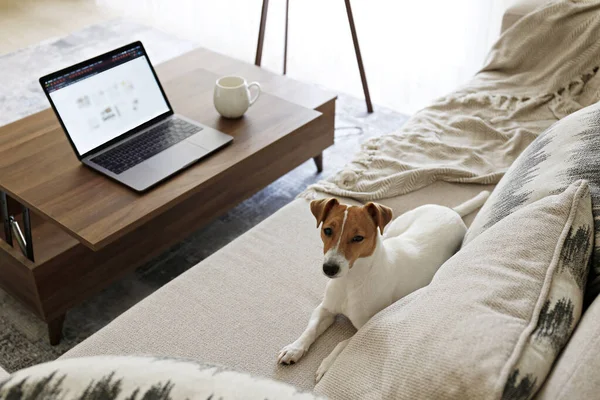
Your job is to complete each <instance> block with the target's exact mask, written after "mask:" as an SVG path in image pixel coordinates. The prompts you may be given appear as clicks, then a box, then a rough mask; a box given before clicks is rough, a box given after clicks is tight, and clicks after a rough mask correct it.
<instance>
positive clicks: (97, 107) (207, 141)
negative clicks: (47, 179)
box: [40, 42, 233, 192]
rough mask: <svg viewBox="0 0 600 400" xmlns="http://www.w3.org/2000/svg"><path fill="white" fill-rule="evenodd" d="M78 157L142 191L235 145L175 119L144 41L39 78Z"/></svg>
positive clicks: (192, 123) (218, 134)
mask: <svg viewBox="0 0 600 400" xmlns="http://www.w3.org/2000/svg"><path fill="white" fill-rule="evenodd" d="M40 84H41V85H42V88H43V89H44V92H45V93H46V96H47V97H48V100H49V101H50V104H51V105H52V109H53V110H54V112H55V113H56V116H57V117H58V120H59V121H60V124H61V125H62V127H63V129H64V131H65V133H66V135H67V138H68V139H69V142H70V143H71V146H72V147H73V150H74V151H75V154H76V155H77V158H78V159H79V160H80V161H81V162H82V163H83V164H85V165H87V166H88V167H90V168H93V169H95V170H96V171H99V172H101V173H103V174H104V175H107V176H109V177H110V178H112V179H115V180H117V181H119V182H121V183H123V184H125V185H127V186H129V187H130V188H132V189H134V190H136V191H139V192H141V191H144V190H147V189H149V188H151V187H152V186H154V185H156V184H157V183H159V182H161V181H162V180H164V179H166V178H167V177H169V176H171V175H173V174H174V173H176V172H177V171H180V170H181V169H183V168H185V167H187V166H189V165H191V164H193V163H195V162H196V161H198V160H200V159H202V158H204V157H206V156H208V155H209V154H211V153H213V152H215V151H216V150H218V149H220V148H222V147H223V146H225V145H227V144H229V143H231V141H232V140H233V138H232V137H231V136H229V135H226V134H224V133H222V132H219V131H217V130H215V129H213V128H211V127H209V126H206V125H203V124H200V123H198V122H196V121H193V120H191V119H188V118H185V117H183V116H181V115H177V114H175V113H173V109H172V108H171V105H170V104H169V100H168V99H167V96H166V95H165V92H164V90H163V88H162V86H161V84H160V82H159V81H158V77H157V76H156V73H155V72H154V68H152V64H151V63H150V59H149V58H148V55H147V54H146V51H145V50H144V46H143V45H142V43H141V42H135V43H131V44H129V45H127V46H124V47H121V48H118V49H116V50H113V51H110V52H108V53H106V54H102V55H100V56H98V57H94V58H92V59H90V60H87V61H84V62H81V63H79V64H77V65H74V66H72V67H69V68H66V69H63V70H61V71H58V72H55V73H53V74H50V75H46V76H44V77H42V78H40Z"/></svg>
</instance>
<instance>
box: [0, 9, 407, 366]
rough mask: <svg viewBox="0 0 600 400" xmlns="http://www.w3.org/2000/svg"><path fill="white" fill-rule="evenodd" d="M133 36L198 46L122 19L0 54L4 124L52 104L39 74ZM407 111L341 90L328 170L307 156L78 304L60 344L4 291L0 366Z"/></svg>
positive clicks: (73, 334)
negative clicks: (370, 108)
mask: <svg viewBox="0 0 600 400" xmlns="http://www.w3.org/2000/svg"><path fill="white" fill-rule="evenodd" d="M134 40H141V41H142V42H143V43H144V45H145V47H146V49H147V51H148V53H149V56H150V58H151V59H152V61H153V63H155V64H158V63H160V62H163V61H166V60H168V59H170V58H173V57H176V56H177V55H180V54H182V53H185V52H187V51H189V50H191V49H193V48H194V47H196V46H198V44H196V43H192V42H189V41H185V40H180V39H178V38H175V37H173V36H171V35H168V34H166V33H164V32H161V31H159V30H156V29H154V28H151V27H147V26H142V25H139V24H136V23H132V22H130V21H127V20H122V19H119V20H114V21H109V22H106V23H102V24H98V25H93V26H90V27H87V28H85V29H82V30H80V31H78V32H75V33H72V34H70V35H68V36H66V37H64V38H55V39H50V40H46V41H44V42H42V43H40V44H38V45H35V46H31V47H28V48H25V49H22V50H19V51H17V52H14V53H10V54H6V55H3V56H0V70H1V71H2V74H0V110H2V113H1V114H0V125H5V124H8V123H10V122H12V121H15V120H18V119H20V118H23V117H24V116H27V115H30V114H33V113H35V112H38V111H40V110H43V109H45V108H48V107H49V104H48V103H47V100H46V98H45V96H44V94H43V93H42V91H41V88H40V87H39V83H38V82H37V80H38V78H39V77H40V76H42V75H44V74H46V73H50V72H53V71H55V70H57V69H60V68H62V67H66V66H68V65H71V64H74V63H76V62H78V61H81V60H84V59H86V58H89V57H92V56H94V55H97V54H100V53H102V52H105V51H108V50H111V49H113V48H116V47H118V46H121V45H123V44H127V43H129V42H132V41H134ZM357 79H358V74H357ZM407 118H408V117H407V116H405V115H402V114H398V113H396V112H394V111H392V110H389V109H386V108H383V107H375V112H374V113H373V114H367V113H366V111H365V103H364V101H362V100H358V99H355V98H352V97H349V96H345V95H340V96H339V98H338V101H337V110H336V120H335V126H336V129H335V145H334V146H332V147H330V148H329V149H327V150H326V151H325V153H324V167H325V170H324V171H323V173H321V174H318V173H317V172H316V169H315V165H314V163H313V162H312V160H309V161H307V162H305V163H304V164H302V165H301V166H299V167H298V168H296V169H294V170H293V171H291V172H289V173H288V174H286V175H285V176H283V177H281V178H280V179H278V180H277V181H275V182H274V183H272V184H271V185H269V186H267V187H266V188H265V189H263V190H262V191H260V192H258V193H257V194H255V195H254V196H252V197H251V198H249V199H248V200H246V201H244V202H242V203H241V204H239V205H238V206H236V207H234V208H233V209H231V210H230V211H229V212H227V213H226V214H224V215H222V216H221V217H219V218H217V219H215V220H214V221H212V222H211V223H209V224H208V225H206V226H204V227H203V228H201V229H199V230H198V231H197V232H195V233H193V234H192V235H190V236H189V237H188V238H187V239H185V240H184V241H182V242H181V243H179V244H177V245H175V246H173V247H172V248H171V249H169V250H168V251H166V252H165V253H163V254H162V255H160V256H158V257H156V258H155V259H154V260H152V261H150V262H148V263H146V264H145V265H144V266H142V267H140V268H138V269H137V270H136V271H135V272H133V273H131V274H129V275H127V276H126V277H124V278H123V279H121V280H118V281H116V282H115V283H113V284H112V285H111V286H110V287H108V288H107V289H105V290H104V291H102V292H101V293H99V294H98V295H96V296H94V297H92V298H91V299H89V300H88V301H86V302H85V303H83V304H81V305H79V306H78V307H75V308H74V309H72V310H71V311H69V312H68V313H67V317H66V320H65V325H64V337H63V340H62V341H61V343H60V344H59V345H58V346H50V345H49V344H48V339H47V333H46V326H45V324H43V323H42V322H41V321H39V320H38V319H37V317H35V316H34V315H33V314H31V313H30V312H29V311H28V310H26V309H25V308H24V307H22V306H21V305H20V304H19V303H17V302H16V301H15V300H13V299H12V298H11V297H10V296H8V295H7V294H6V293H5V292H4V291H2V290H0V366H2V367H3V368H4V369H6V370H7V371H9V372H13V371H16V370H18V369H21V368H25V367H28V366H31V365H34V364H38V363H41V362H46V361H51V360H54V359H56V358H57V357H59V356H60V355H61V354H63V353H64V352H66V351H67V350H69V349H70V348H72V347H73V346H75V345H76V344H78V343H79V342H81V341H83V340H84V339H86V338H87V337H89V336H90V335H92V334H93V333H94V332H96V331H98V330H99V329H101V328H102V327H103V326H105V325H106V324H108V323H110V322H111V321H112V320H113V319H114V318H116V317H117V316H118V315H119V314H121V313H123V312H124V311H125V310H127V309H128V308H129V307H131V306H133V305H134V304H136V303H137V302H139V301H140V300H142V299H143V298H144V297H146V296H148V295H150V294H151V293H152V292H154V291H155V290H157V289H158V288H160V287H161V286H162V285H164V284H166V283H167V282H169V281H170V280H171V279H173V278H175V277H177V276H178V275H179V274H181V273H182V272H184V271H186V270H187V269H189V268H191V267H193V266H194V265H196V264H197V263H199V262H200V261H202V260H203V259H204V258H206V257H208V256H209V255H210V254H212V253H214V252H216V251H217V250H219V249H220V248H221V247H223V246H224V245H226V244H227V243H229V242H230V241H232V240H233V239H235V238H236V237H238V236H239V235H241V234H243V233H244V232H246V231H247V230H249V229H250V228H252V227H253V226H254V225H256V224H258V223H260V222H261V221H262V220H263V219H265V218H266V217H268V216H269V215H271V214H273V213H274V212H275V211H277V210H278V209H279V208H281V207H282V206H284V205H285V204H287V203H289V202H290V201H292V200H293V199H294V198H295V197H296V195H298V194H299V193H300V192H301V191H302V190H303V189H304V188H306V186H308V185H310V184H312V183H315V182H316V181H317V180H319V179H323V178H326V177H327V176H329V175H331V174H332V173H334V172H335V171H337V170H338V169H340V168H341V167H343V166H344V165H345V164H346V163H347V162H348V161H349V160H350V159H351V157H352V155H353V154H354V153H356V152H358V150H359V148H360V144H361V143H362V142H363V141H364V140H366V139H368V138H372V137H375V136H379V135H382V134H385V133H388V132H391V131H393V130H396V129H398V128H399V127H400V126H401V125H402V124H403V123H404V122H406V120H407ZM0 268H1V266H0Z"/></svg>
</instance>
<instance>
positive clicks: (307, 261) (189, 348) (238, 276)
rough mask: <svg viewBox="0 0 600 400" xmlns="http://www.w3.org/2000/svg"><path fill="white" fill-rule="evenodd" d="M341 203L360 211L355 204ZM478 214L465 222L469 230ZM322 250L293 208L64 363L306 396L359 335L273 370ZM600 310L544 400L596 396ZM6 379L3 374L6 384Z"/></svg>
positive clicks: (315, 289) (337, 331) (419, 198)
mask: <svg viewBox="0 0 600 400" xmlns="http://www.w3.org/2000/svg"><path fill="white" fill-rule="evenodd" d="M542 2H543V1H540V0H537V1H532V0H527V1H516V2H515V3H514V4H513V5H511V6H509V8H508V9H507V11H506V12H505V15H504V19H503V23H502V29H504V30H505V29H508V28H509V27H510V25H511V24H513V23H514V22H515V21H516V20H518V18H519V17H520V16H522V15H525V14H526V13H528V12H529V11H530V10H532V9H533V8H534V7H536V6H537V5H539V4H540V3H542ZM492 189H493V186H480V185H468V184H451V183H446V182H437V183H435V184H432V185H430V186H428V187H425V188H423V189H421V190H418V191H416V192H413V193H410V194H407V195H403V196H399V197H395V198H390V199H384V200H381V201H380V203H382V204H384V205H386V206H388V207H391V208H392V210H393V211H394V214H395V215H400V214H402V213H404V212H405V211H407V210H410V209H412V208H414V207H417V206H419V205H422V204H425V203H436V204H441V205H446V206H455V205H458V204H460V203H461V202H463V201H465V200H467V199H469V198H471V197H473V196H474V195H476V194H477V193H479V192H480V191H481V190H492ZM339 200H340V201H341V202H344V203H348V204H355V205H358V204H360V203H357V202H356V201H353V200H351V199H344V198H340V199H339ZM474 216H475V215H474V214H473V215H470V216H468V217H467V218H466V219H465V222H466V223H467V225H468V224H469V223H470V222H471V221H472V220H473V218H474ZM321 262H322V244H321V241H320V238H319V234H318V231H317V229H316V227H315V221H314V218H313V216H312V215H311V213H310V210H309V207H308V202H307V201H306V200H304V199H297V200H295V201H293V202H291V203H290V204H288V205H287V206H285V207H283V208H282V209H281V210H279V211H278V212H277V213H275V214H274V215H272V216H271V217H270V218H268V219H266V220H265V221H263V222H262V223H261V224H259V225H257V226H256V227H254V228H253V229H251V230H250V231H248V232H247V233H246V234H244V235H242V236H241V237H239V238H237V239H236V240H234V241H233V242H231V243H230V244H228V245H227V246H225V247H224V248H223V249H221V250H220V251H218V252H217V253H215V254H213V255H212V256H210V257H209V258H207V259H205V260H204V261H202V262H201V263H199V264H198V265H196V266H195V267H193V268H191V269H190V270H188V271H187V272H185V273H184V274H182V275H181V276H179V277H178V278H176V279H174V280H173V281H172V282H170V283H168V284H167V285H165V286H164V287H162V288H161V289H160V290H158V291H157V292H155V293H154V294H152V295H151V296H149V297H148V298H146V299H144V300H143V301H141V302H140V303H138V304H137V305H135V306H134V307H132V308H131V309H130V310H128V311H127V312H125V313H124V314H122V315H121V316H119V317H118V318H116V319H115V320H114V321H113V322H111V323H110V324H109V325H108V326H106V327H105V328H103V329H102V330H100V331H99V332H97V333H96V334H94V335H93V336H91V337H90V338H88V339H87V340H85V341H84V342H82V343H81V344H79V345H78V346H76V347H75V348H73V349H72V350H70V351H69V352H67V353H66V354H64V355H63V356H62V357H61V358H63V359H64V358H74V357H84V356H96V355H159V356H170V357H182V358H187V359H193V360H198V361H202V362H208V363H215V364H221V365H225V366H228V367H231V368H234V369H236V370H240V371H245V372H249V373H252V374H254V375H259V376H265V377H271V378H273V379H276V380H281V381H284V382H287V383H290V384H292V385H294V386H296V387H298V388H301V389H307V390H310V389H312V388H313V387H314V384H315V381H314V374H315V371H316V370H317V368H318V366H319V364H320V362H321V361H322V360H323V359H324V358H325V357H326V356H327V355H328V354H329V353H330V352H331V351H332V350H333V348H334V347H335V345H336V344H337V343H339V342H340V341H342V340H345V339H346V338H348V337H350V336H351V335H353V334H354V333H355V329H354V328H353V327H352V325H351V324H350V323H349V321H347V320H346V319H344V318H343V317H339V318H338V319H337V321H336V322H335V323H334V325H333V326H332V327H331V328H329V329H328V330H327V331H326V332H325V334H324V335H323V336H322V337H321V338H319V339H318V340H317V341H316V342H315V344H314V345H313V346H312V347H311V349H310V351H309V352H308V354H307V355H305V356H304V358H303V359H302V360H301V361H300V362H299V363H298V364H296V365H293V366H282V365H278V364H277V363H276V359H277V354H278V352H279V350H280V349H281V348H282V347H283V346H285V345H286V344H288V343H291V342H292V341H294V340H295V339H296V338H297V337H298V335H299V334H300V333H301V332H302V331H303V329H304V328H305V326H306V323H307V321H308V317H309V315H310V313H311V311H312V310H313V309H314V308H315V307H316V306H317V305H318V304H319V302H320V300H321V297H322V294H323V290H324V287H325V284H326V282H327V278H325V277H324V276H323V274H322V273H321ZM598 332H600V303H599V301H598V300H597V301H596V302H594V303H593V304H592V306H591V307H590V308H589V309H588V310H587V311H586V313H585V314H584V316H583V318H582V321H581V322H580V326H579V328H578V329H577V331H576V332H575V334H574V335H573V337H572V339H571V341H570V343H569V344H568V346H567V348H566V349H565V351H564V352H563V354H562V355H561V357H560V359H559V360H558V362H557V364H556V365H555V367H554V370H553V372H552V373H551V375H550V377H549V378H548V380H547V381H546V384H545V386H544V388H543V389H542V391H541V393H540V394H539V395H538V397H539V398H559V397H561V398H562V397H564V398H591V397H588V396H591V395H594V396H597V393H598V392H597V390H598V389H600V386H599V385H598V384H597V381H596V380H595V379H593V374H594V372H593V371H595V370H596V371H597V368H598V367H600V358H599V357H597V356H595V353H596V352H598V351H600V339H598V338H600V335H598ZM2 373H3V371H0V378H1V374H2Z"/></svg>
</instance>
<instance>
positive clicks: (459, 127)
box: [300, 0, 600, 201]
mask: <svg viewBox="0 0 600 400" xmlns="http://www.w3.org/2000/svg"><path fill="white" fill-rule="evenodd" d="M440 64H441V65H443V63H440ZM599 66H600V1H599V0H594V1H590V0H587V1H582V0H580V1H560V2H555V3H550V4H547V5H545V6H543V7H542V8H540V9H538V10H536V11H535V12H533V13H531V14H529V15H527V16H525V17H523V18H522V19H521V20H519V21H518V22H517V23H516V24H515V25H513V26H512V27H511V28H509V29H508V30H507V31H506V32H504V33H503V34H502V36H501V37H500V39H499V40H498V41H497V42H496V44H495V45H494V46H493V47H492V50H491V51H490V53H489V55H488V58H487V62H486V65H485V67H484V68H483V69H482V70H481V71H480V72H478V73H477V74H476V75H475V77H474V78H473V79H472V80H471V81H470V82H468V83H467V84H466V85H464V86H463V87H462V88H459V89H458V90H457V91H455V92H454V93H451V94H450V95H448V96H446V97H443V98H440V99H438V100H436V101H435V102H434V103H433V104H432V105H431V106H429V107H427V108H425V109H423V110H421V111H419V112H418V113H416V114H415V115H414V116H413V117H412V118H411V119H410V120H409V121H408V122H407V123H406V124H405V125H404V126H403V127H402V128H401V129H400V130H399V131H398V132H396V133H393V134H389V135H385V136H381V137H378V138H374V139H371V140H369V141H367V142H365V143H364V144H363V146H362V150H361V151H360V152H359V154H358V155H357V156H356V157H355V159H354V160H353V161H352V162H351V163H350V164H348V165H347V166H346V167H345V168H344V169H342V170H341V171H339V172H338V173H337V174H336V175H335V176H333V177H332V178H330V179H328V180H324V181H320V182H318V183H316V184H314V185H311V186H309V187H308V188H307V190H306V191H305V192H303V193H302V194H301V195H300V196H301V197H305V198H309V199H310V198H313V196H314V195H315V191H320V192H325V193H329V194H332V195H336V196H344V197H351V198H354V199H357V200H362V201H367V200H376V199H381V198H385V197H394V196H398V195H401V194H405V193H408V192H411V191H414V190H417V189H420V188H422V187H424V186H426V185H429V184H431V183H433V182H435V181H438V180H442V181H447V182H471V183H481V184H493V183H497V182H498V181H499V180H500V178H501V177H502V175H503V174H504V172H505V171H506V170H507V169H508V167H509V166H510V165H511V163H512V162H513V161H514V160H515V159H516V157H517V156H518V155H519V154H520V153H521V152H522V151H523V149H525V148H526V147H527V146H528V145H529V144H530V143H531V142H532V141H533V140H534V139H535V138H536V137H537V135H539V134H540V133H541V132H542V131H544V130H545V129H546V128H548V127H549V126H550V125H551V124H552V123H554V122H556V121H557V120H559V119H561V118H563V117H565V116H566V115H568V114H570V113H572V112H574V111H577V110H579V109H580V108H583V107H586V106H588V105H590V104H593V103H595V102H596V101H598V99H599V97H600V74H597V71H598V67H599Z"/></svg>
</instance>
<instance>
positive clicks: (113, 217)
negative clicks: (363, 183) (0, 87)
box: [0, 49, 335, 250]
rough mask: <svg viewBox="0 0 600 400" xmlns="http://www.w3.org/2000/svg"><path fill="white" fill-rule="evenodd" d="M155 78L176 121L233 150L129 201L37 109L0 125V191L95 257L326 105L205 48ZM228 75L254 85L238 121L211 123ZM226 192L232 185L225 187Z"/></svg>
mask: <svg viewBox="0 0 600 400" xmlns="http://www.w3.org/2000/svg"><path fill="white" fill-rule="evenodd" d="M156 72H157V74H158V76H159V79H160V80H161V83H162V84H163V87H164V89H165V91H166V93H167V97H168V98H169V100H170V102H171V105H172V106H173V109H174V111H175V112H176V113H178V114H181V115H184V116H187V117H189V118H192V119H194V120H196V121H199V122H201V123H203V124H206V125H208V126H211V127H214V128H215V129H218V130H220V131H222V132H225V133H228V134H230V135H232V136H233V137H234V141H233V143H232V144H231V145H230V146H227V147H226V148H224V149H222V150H220V151H218V152H217V153H215V154H213V155H212V156H210V157H208V158H206V159H203V160H201V161H200V162H198V163H196V164H195V165H193V166H191V167H190V168H188V169H186V170H185V171H183V172H181V173H179V174H177V175H175V176H173V177H171V178H170V179H168V180H167V181H165V182H164V183H162V184H160V185H159V186H157V187H156V188H154V189H152V190H150V191H148V192H147V193H143V194H139V193H136V192H134V191H133V190H131V189H129V188H127V187H125V186H123V185H121V184H119V183H117V182H114V181H113V180H111V179H109V178H107V177H105V176H104V175H101V174H99V173H98V172H96V171H93V170H91V169H89V168H88V167H85V166H84V165H83V164H81V163H80V162H79V160H77V158H76V156H75V154H74V153H73V150H72V148H71V146H70V145H69V143H68V141H67V138H66V136H65V134H64V132H63V130H62V128H61V127H60V124H59V123H58V120H57V119H56V116H55V115H54V112H53V111H52V110H51V109H47V110H45V111H42V112H39V113H37V114H34V115H31V116H29V117H26V118H24V119H21V120H19V121H16V122H14V123H12V124H9V125H6V126H3V127H0V189H2V190H4V191H6V192H7V193H8V194H9V195H10V196H11V197H14V198H15V199H16V200H18V201H19V202H21V203H23V204H25V205H27V206H28V207H30V208H31V210H32V211H33V212H35V213H37V214H39V215H40V216H42V217H44V218H46V219H47V220H49V221H51V222H54V223H56V224H57V225H59V226H60V227H61V228H62V229H64V230H65V231H66V232H68V233H69V234H71V235H72V236H73V237H75V238H76V239H77V240H79V241H80V242H81V243H83V244H85V245H86V246H88V247H90V248H91V249H94V250H98V249H100V248H102V247H104V246H106V245H107V244H109V243H111V242H113V241H115V240H116V239H118V238H119V237H122V236H123V235H125V234H126V233H128V232H131V231H132V230H134V229H135V228H137V227H139V226H141V225H142V224H143V223H144V222H146V221H148V220H150V219H152V218H153V217H155V216H157V215H159V214H161V213H162V212H164V211H166V210H168V209H170V208H172V207H174V206H175V205H177V204H178V203H179V202H181V201H183V200H185V199H187V198H189V197H190V196H192V195H193V194H195V193H198V192H199V191H201V190H202V188H203V187H205V186H206V185H211V184H215V182H217V181H218V180H219V178H220V175H221V174H224V172H225V171H227V169H228V168H230V167H231V166H232V165H235V164H236V163H238V162H240V161H242V160H244V159H246V158H248V157H252V156H253V155H256V154H257V153H258V152H259V151H260V152H261V155H264V154H265V153H264V152H265V149H267V148H268V146H269V145H271V144H273V143H275V142H277V141H279V140H280V139H282V138H284V137H285V136H286V135H289V134H291V133H293V132H295V131H296V130H298V129H299V128H301V127H303V126H305V125H306V124H308V123H310V122H311V121H313V120H315V119H316V118H318V117H319V116H320V113H319V112H318V111H315V110H314V109H316V108H318V107H320V106H322V105H324V104H325V103H327V102H329V101H332V100H334V99H335V95H334V94H332V93H330V92H327V91H324V90H321V89H318V88H316V87H314V86H312V85H307V84H304V83H300V82H297V81H295V80H293V79H289V78H287V77H283V76H279V75H276V74H273V73H271V72H268V71H266V70H264V69H261V68H259V67H256V66H254V65H251V64H247V63H244V62H241V61H237V60H234V59H232V58H229V57H226V56H223V55H220V54H217V53H214V52H211V51H208V50H206V49H197V50H194V51H192V52H190V53H187V54H184V55H182V56H180V57H178V58H175V59H173V60H170V61H168V62H165V63H163V64H160V65H157V66H156ZM229 74H235V75H240V76H244V77H245V78H246V79H247V80H248V81H253V80H256V81H259V82H260V83H261V86H262V87H263V93H262V95H261V97H260V98H259V99H258V101H257V102H256V103H255V104H254V105H253V106H252V107H251V108H250V109H249V110H248V112H247V113H246V115H245V116H244V117H243V118H241V119H238V120H227V119H224V118H221V117H220V116H219V115H218V113H217V112H216V111H215V109H214V106H213V104H212V94H213V87H214V83H215V81H216V79H217V78H218V77H219V76H223V75H229ZM292 150H293V149H290V151H292ZM275 156H276V155H273V157H275ZM265 162H269V160H268V158H265ZM238 178H239V179H243V178H244V177H243V176H239V177H238ZM228 179H229V178H228ZM228 184H230V185H235V184H236V182H235V179H234V180H233V181H231V182H228Z"/></svg>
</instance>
